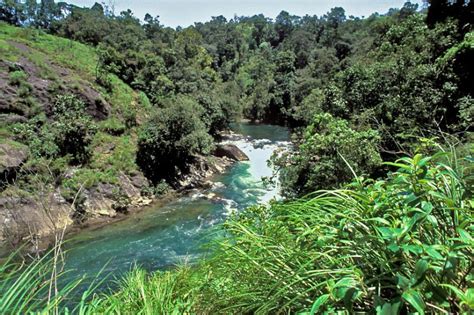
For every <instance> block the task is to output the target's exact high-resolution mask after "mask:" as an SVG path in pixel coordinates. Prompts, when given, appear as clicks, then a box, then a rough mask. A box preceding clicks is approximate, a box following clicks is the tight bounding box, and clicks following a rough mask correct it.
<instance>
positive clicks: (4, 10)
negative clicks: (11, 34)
mask: <svg viewBox="0 0 474 315" xmlns="http://www.w3.org/2000/svg"><path fill="white" fill-rule="evenodd" d="M24 20H25V15H24V5H23V3H22V1H20V0H4V1H1V2H0V21H5V22H7V23H9V24H13V25H17V26H20V25H21V24H22V23H23V21H24Z"/></svg>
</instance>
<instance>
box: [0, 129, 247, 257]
mask: <svg viewBox="0 0 474 315" xmlns="http://www.w3.org/2000/svg"><path fill="white" fill-rule="evenodd" d="M234 136H235V135H234ZM0 149H1V150H2V151H1V152H2V154H0V165H2V169H1V171H2V172H3V173H2V174H9V178H11V176H13V175H11V174H14V173H15V172H17V171H18V170H19V169H20V168H21V165H22V163H23V162H24V158H25V157H24V154H23V153H24V152H23V150H22V148H16V149H15V148H12V147H6V148H3V147H0ZM243 160H248V157H247V156H246V155H245V154H244V153H243V152H242V151H241V150H240V149H239V148H237V147H236V146H234V145H232V144H222V145H221V144H218V145H217V146H216V151H215V152H214V155H213V156H196V157H195V161H194V163H192V164H191V165H190V166H189V169H188V170H186V172H183V173H180V174H177V176H176V179H175V181H174V183H173V185H172V186H173V188H174V189H172V190H171V191H170V192H168V193H166V194H164V195H162V196H160V197H156V196H155V195H154V194H150V193H149V191H152V187H151V186H150V184H149V182H148V180H147V179H146V178H145V177H144V176H143V174H142V173H141V172H136V173H135V174H131V175H130V174H121V175H120V176H119V178H118V180H117V183H116V184H111V183H99V184H97V185H95V186H93V187H91V188H84V189H82V190H81V191H80V192H78V193H77V195H76V196H74V198H73V199H72V200H66V199H65V198H64V197H63V196H62V194H61V191H60V189H59V188H58V187H56V188H54V189H45V190H44V191H37V192H36V194H35V195H23V196H22V195H15V192H14V191H12V192H11V193H9V194H6V196H5V194H3V196H2V197H1V198H0V246H1V245H3V246H8V245H9V246H14V247H16V246H18V244H23V243H27V244H29V245H31V247H32V248H33V249H43V248H46V247H48V246H49V245H50V244H51V241H52V238H51V236H53V235H55V234H57V233H58V232H62V231H65V232H71V231H77V230H78V229H81V228H82V227H86V226H87V227H89V226H96V225H97V226H99V225H106V224H109V223H111V222H115V221H117V220H120V219H122V218H124V217H126V216H127V215H130V214H133V213H135V212H137V211H140V210H142V209H145V208H146V207H147V206H149V205H151V204H153V203H156V202H160V201H162V202H164V201H166V200H170V199H172V198H176V196H177V195H179V194H182V193H185V192H187V191H189V190H190V189H199V188H202V187H208V186H209V185H212V182H210V178H211V177H212V176H213V175H216V174H220V173H223V172H224V171H225V170H226V169H227V168H228V167H229V166H230V165H232V164H233V163H234V162H236V161H243ZM74 171H75V170H74V169H70V170H69V171H68V172H67V173H66V174H64V176H65V177H67V176H72V175H73V174H74ZM4 182H5V181H4Z"/></svg>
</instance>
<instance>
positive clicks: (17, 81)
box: [8, 70, 28, 86]
mask: <svg viewBox="0 0 474 315" xmlns="http://www.w3.org/2000/svg"><path fill="white" fill-rule="evenodd" d="M27 79H28V75H27V74H26V73H25V72H23V71H21V70H17V71H13V72H11V73H10V75H9V80H8V82H9V83H10V84H11V85H16V86H20V85H22V84H24V83H25V82H26V80H27Z"/></svg>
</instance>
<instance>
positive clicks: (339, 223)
mask: <svg viewBox="0 0 474 315" xmlns="http://www.w3.org/2000/svg"><path fill="white" fill-rule="evenodd" d="M471 153H472V146H471ZM472 163H473V159H472V155H469V156H467V157H465V158H461V157H458V156H456V152H455V151H453V152H451V153H448V152H440V153H436V154H434V155H423V154H421V153H420V154H417V155H415V156H414V157H412V158H409V157H405V158H402V159H400V160H399V161H397V162H396V163H388V165H389V166H391V167H393V168H394V171H393V172H392V173H389V174H388V175H387V177H386V178H384V179H381V180H377V181H373V180H366V181H363V180H362V179H357V180H355V181H354V182H353V183H352V184H351V185H349V186H347V187H346V188H344V189H339V190H329V191H318V192H315V193H313V194H311V195H309V196H307V197H306V198H303V199H299V200H294V201H287V202H275V203H273V204H271V205H270V206H255V207H251V208H249V209H247V210H246V211H244V212H243V213H241V214H238V215H236V216H235V217H233V218H231V219H230V220H229V221H227V222H226V223H225V224H224V226H223V232H224V233H223V234H222V235H223V236H222V237H221V238H220V239H218V240H217V241H216V242H215V243H214V244H212V245H211V248H212V249H213V254H212V255H211V256H210V257H207V258H204V259H203V260H202V261H201V262H200V263H198V264H197V265H195V266H186V265H184V266H181V267H177V268H176V269H175V270H173V271H167V272H156V273H151V274H150V273H146V272H145V271H143V270H140V269H134V270H133V271H132V272H131V273H130V274H129V275H128V276H126V277H125V278H123V279H122V280H120V282H119V289H118V290H117V291H116V292H115V293H113V294H110V295H96V296H95V297H93V299H92V300H90V299H88V300H87V301H84V302H83V303H81V304H80V307H81V308H82V309H83V310H84V314H86V313H91V314H94V313H107V314H254V313H255V314H293V313H294V314H335V313H338V314H353V313H355V312H358V313H359V314H374V313H377V314H406V313H415V312H418V314H425V313H436V314H438V313H466V314H468V313H469V312H471V311H472V310H473V309H474V300H473V298H474V291H473V289H472V288H473V286H474V277H473V273H472V270H473V261H472V257H473V256H474V252H473V251H474V247H473V245H474V228H473V224H472V223H473V217H472V211H473V210H474V200H473V197H472V196H473V195H472V192H473V191H472V181H473V172H472V171H473V164H472ZM4 269H5V268H4ZM23 279H25V278H23ZM34 279H35V278H32V280H31V281H34ZM24 281H25V283H29V282H27V281H26V280H24ZM25 286H27V287H28V286H30V284H25ZM70 286H73V284H70ZM5 288H6V287H5V286H4V287H3V288H2V289H3V290H5ZM7 292H10V291H7ZM66 293H67V292H66ZM10 294H11V293H10ZM88 294H89V295H88V296H90V292H88ZM1 296H6V295H5V294H2V295H1ZM66 296H67V295H66ZM66 296H62V297H61V298H66ZM15 301H16V302H15V303H17V304H18V305H20V308H18V307H15V308H12V309H23V308H21V305H22V304H23V303H26V304H25V305H28V303H30V301H31V298H30V296H29V295H28V294H25V295H23V296H22V297H21V298H17V299H15ZM44 303H45V301H43V304H42V303H38V304H34V306H35V308H34V309H35V310H42V309H46V310H48V307H50V304H48V303H46V304H44ZM8 305H10V304H8ZM2 306H3V305H2V304H1V303H0V308H1V309H8V308H5V307H3V308H2ZM9 307H10V306H9Z"/></svg>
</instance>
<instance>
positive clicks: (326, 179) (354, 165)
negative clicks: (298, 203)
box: [273, 114, 382, 195]
mask: <svg viewBox="0 0 474 315" xmlns="http://www.w3.org/2000/svg"><path fill="white" fill-rule="evenodd" d="M379 141H380V137H379V135H378V133H377V131H374V130H370V129H369V130H365V131H357V130H354V129H352V128H351V127H350V126H349V124H348V122H347V121H345V120H343V119H337V118H333V117H332V116H331V115H330V114H319V115H316V116H315V117H314V119H313V120H312V123H311V125H309V126H308V127H307V128H306V130H305V132H304V135H303V139H302V140H301V143H300V144H299V145H298V147H297V148H296V149H295V151H294V152H290V153H288V154H284V155H283V156H275V157H274V158H273V162H274V163H275V164H277V165H278V166H280V167H282V169H281V174H280V178H281V181H282V185H283V191H284V192H286V193H287V194H288V195H303V194H306V193H310V192H312V191H314V190H318V189H322V188H330V187H336V186H339V185H341V184H343V183H345V182H349V181H351V179H352V178H353V177H354V176H355V174H357V175H358V176H364V175H370V174H371V173H372V172H374V171H375V170H376V169H377V167H378V166H380V164H381V163H382V160H381V158H380V155H379V153H378V147H377V146H378V143H379ZM353 172H355V174H354V173H353Z"/></svg>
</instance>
